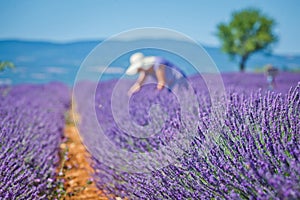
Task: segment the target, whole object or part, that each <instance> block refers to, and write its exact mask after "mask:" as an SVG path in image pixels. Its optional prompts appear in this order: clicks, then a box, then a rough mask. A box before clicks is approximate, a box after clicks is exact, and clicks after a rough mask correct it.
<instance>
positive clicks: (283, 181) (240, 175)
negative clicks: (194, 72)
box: [75, 73, 300, 199]
mask: <svg viewBox="0 0 300 200" xmlns="http://www.w3.org/2000/svg"><path fill="white" fill-rule="evenodd" d="M222 78H223V82H224V85H225V91H226V96H220V97H219V99H218V101H217V102H215V105H214V108H213V107H212V103H213V102H212V101H211V95H213V94H210V93H209V92H208V89H207V88H206V86H205V82H204V81H203V79H202V78H201V77H200V76H194V77H190V78H189V83H190V84H191V85H192V88H193V94H194V95H195V96H196V99H197V105H196V106H195V105H194V104H193V102H192V98H191V96H189V95H185V94H184V92H182V93H178V94H180V95H181V97H180V98H181V99H183V101H184V102H185V106H186V105H190V106H189V107H187V108H188V109H185V110H183V108H185V107H183V105H182V102H183V101H181V102H180V101H179V100H178V97H179V96H176V95H175V94H174V93H171V92H169V91H168V90H163V91H161V92H157V91H155V85H154V84H149V85H146V86H144V87H143V88H142V89H141V90H140V91H139V92H137V93H135V94H134V95H133V96H132V97H131V98H129V97H128V96H127V94H126V92H127V90H128V88H129V87H130V86H131V85H132V83H133V82H132V81H129V80H121V81H120V82H117V81H107V82H102V83H99V84H98V86H96V88H97V89H96V92H95V93H94V90H93V87H95V84H94V83H91V82H82V83H79V84H78V85H77V86H76V87H77V88H76V90H75V91H80V92H77V93H76V92H75V101H76V102H77V104H78V105H77V109H78V112H79V114H80V116H81V122H80V123H79V126H80V132H81V136H82V138H83V142H84V143H85V144H86V145H87V147H88V149H89V150H90V152H91V154H92V156H93V158H94V161H93V167H94V169H95V171H96V173H95V174H94V179H95V180H96V183H97V186H98V187H99V188H103V189H104V191H105V192H106V193H107V194H113V195H116V196H120V197H124V198H125V197H127V198H129V199H299V198H300V184H299V183H300V174H299V172H300V161H299V159H300V135H299V133H300V107H299V106H300V98H299V95H300V83H299V81H300V76H299V74H292V73H281V74H280V75H279V76H278V77H277V80H276V81H277V85H276V87H275V89H274V91H269V90H268V86H267V84H266V80H265V79H266V77H265V76H264V75H263V74H247V73H244V74H241V73H228V74H223V75H222ZM115 87H118V90H117V91H116V89H115ZM152 105H160V106H161V107H160V108H159V110H161V111H164V112H165V113H166V114H167V116H165V115H160V112H158V113H155V112H154V113H153V112H152V113H151V111H149V109H150V107H151V106H152ZM124 107H128V110H126V109H125V108H124ZM196 107H198V109H197V110H196ZM127 111H128V112H129V115H130V116H129V117H128V116H127V115H126V112H127ZM95 112H96V114H93V113H95ZM127 114H128V113H127ZM95 116H96V118H97V120H94V119H93V118H94V117H95ZM157 118H159V120H156V119H157ZM183 119H185V120H183ZM133 122H134V123H135V124H138V125H139V126H140V127H144V128H143V129H140V127H138V126H134V125H133ZM156 122H157V123H156ZM152 124H154V125H153V126H149V125H152ZM157 128H159V131H158V132H157V131H155V130H157ZM145 135H147V137H145ZM179 136H182V137H179ZM184 137H187V138H189V144H186V143H185V145H187V146H188V148H186V147H185V146H181V141H180V140H178V138H184ZM105 138H106V139H107V138H108V139H109V141H110V144H106V143H103V140H104V139H105ZM172 140H176V141H175V143H176V142H177V145H175V146H172V147H176V149H173V150H174V151H176V152H180V154H178V156H176V154H174V153H173V154H170V155H168V158H170V159H171V162H170V163H166V164H165V165H162V162H164V158H163V157H164V156H166V155H164V154H160V156H161V157H157V159H156V160H155V159H154V161H153V159H152V158H149V160H151V162H152V161H153V162H155V161H157V163H149V165H145V168H147V167H149V168H148V170H147V169H144V171H145V172H144V171H142V170H141V169H142V167H140V168H139V167H138V166H137V165H138V164H140V165H141V166H144V163H139V162H137V164H134V163H130V162H131V161H132V160H134V159H131V157H137V160H139V159H144V155H146V154H147V153H152V152H155V151H159V150H160V149H162V148H164V147H168V146H170V145H171V143H172ZM113 146H115V147H117V148H119V149H122V150H125V151H126V152H129V153H128V154H126V156H122V155H121V156H119V154H117V153H116V154H114V153H112V152H113V151H114V148H113ZM171 151H172V149H171ZM171 151H169V152H168V153H170V152H171ZM118 153H119V152H118ZM99 155H101V156H99ZM124 155H125V154H124ZM139 156H140V157H139ZM135 161H136V160H135ZM126 166H132V169H130V167H129V168H126ZM153 166H157V167H156V168H155V167H153ZM135 170H136V172H134V171H135ZM139 170H141V171H139Z"/></svg>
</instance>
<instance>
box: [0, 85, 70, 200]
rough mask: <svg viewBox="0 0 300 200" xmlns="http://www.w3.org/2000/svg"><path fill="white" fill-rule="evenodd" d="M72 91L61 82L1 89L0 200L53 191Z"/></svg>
mask: <svg viewBox="0 0 300 200" xmlns="http://www.w3.org/2000/svg"><path fill="white" fill-rule="evenodd" d="M68 90H69V89H68V88H67V87H66V86H64V85H62V84H59V83H51V84H47V85H39V86H38V85H19V86H13V87H6V86H1V88H0V119H1V120H0V171H1V175H0V199H47V198H49V195H50V194H51V193H52V192H53V191H52V189H53V188H52V185H53V181H54V179H55V173H56V167H57V165H58V162H59V154H58V153H59V144H60V143H61V140H62V137H63V127H64V113H65V112H66V110H67V109H68V107H69V102H70V100H69V95H68V94H69V91H68Z"/></svg>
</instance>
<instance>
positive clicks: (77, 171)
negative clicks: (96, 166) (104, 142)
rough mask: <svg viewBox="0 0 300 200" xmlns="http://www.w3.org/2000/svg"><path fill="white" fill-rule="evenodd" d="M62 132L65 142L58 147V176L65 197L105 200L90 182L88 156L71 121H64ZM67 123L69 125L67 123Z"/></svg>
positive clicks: (90, 172)
mask: <svg viewBox="0 0 300 200" xmlns="http://www.w3.org/2000/svg"><path fill="white" fill-rule="evenodd" d="M66 121H67V122H66V126H65V130H64V136H65V138H66V140H65V142H63V143H62V144H61V145H60V151H61V153H62V154H63V155H64V157H65V159H62V161H61V165H60V168H59V169H60V170H59V171H60V173H59V176H58V177H60V178H62V179H63V180H64V190H65V192H66V193H65V195H64V196H65V197H64V198H62V199H66V200H69V199H72V200H92V199H93V200H107V199H108V198H107V197H106V196H105V194H104V193H103V192H102V191H101V190H99V189H98V188H97V187H96V185H95V183H94V182H93V181H92V176H91V175H92V173H93V169H92V167H91V166H90V162H89V160H90V155H89V153H88V152H87V151H86V149H85V147H84V145H83V144H82V143H81V139H80V136H79V134H78V132H77V129H76V127H75V124H74V123H72V122H73V120H70V119H69V120H66ZM68 121H69V123H68Z"/></svg>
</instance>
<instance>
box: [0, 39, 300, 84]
mask: <svg viewBox="0 0 300 200" xmlns="http://www.w3.org/2000/svg"><path fill="white" fill-rule="evenodd" d="M151 41H152V39H150V40H133V41H113V42H112V43H111V44H112V45H111V46H110V48H111V49H113V48H118V46H119V45H122V46H126V45H130V44H132V43H135V44H138V45H144V44H151ZM157 41H159V42H161V43H162V44H166V45H169V46H170V45H173V46H176V48H180V47H181V45H182V44H183V43H184V42H185V41H177V40H171V39H156V42H157ZM101 42H103V40H102V41H100V40H99V41H97V40H92V41H75V42H66V43H62V42H61V43H60V42H47V41H24V40H2V41H0V60H9V61H12V62H13V63H14V64H15V65H16V66H17V68H16V70H14V71H13V72H11V71H10V70H6V71H4V73H2V74H0V75H1V76H2V77H3V76H4V77H5V78H6V80H7V82H12V83H21V82H41V81H53V80H54V81H55V80H62V81H64V82H67V83H70V82H72V81H73V80H74V77H75V76H76V73H77V71H78V69H79V67H80V65H81V63H82V62H83V61H84V59H85V58H86V57H87V56H88V55H89V53H90V52H91V51H92V50H93V49H94V48H95V47H96V46H97V45H99V44H101ZM185 44H186V43H185ZM203 48H204V49H205V50H206V51H207V53H208V54H209V55H210V57H211V58H212V59H213V60H214V62H215V63H216V65H217V67H218V68H219V70H220V71H221V72H235V71H238V65H237V62H232V61H230V59H229V58H228V56H227V55H226V54H224V53H222V52H221V50H220V48H217V47H211V46H203ZM108 50H110V49H108ZM191 54H193V56H197V53H195V52H191ZM128 56H129V55H128ZM128 56H127V57H123V58H122V59H121V60H120V61H119V62H115V64H117V67H119V68H122V69H123V70H125V68H126V67H127V66H128V64H129V61H128V60H129V57H128ZM268 63H271V64H273V65H275V66H278V67H279V68H280V69H281V70H293V71H296V70H298V71H299V69H300V55H294V56H289V55H265V54H263V53H256V54H255V55H253V56H251V57H250V59H249V61H248V62H247V63H246V65H247V67H246V70H248V71H255V70H256V68H261V67H263V66H264V65H266V64H268ZM111 77H112V78H113V77H114V75H111Z"/></svg>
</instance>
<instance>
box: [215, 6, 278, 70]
mask: <svg viewBox="0 0 300 200" xmlns="http://www.w3.org/2000/svg"><path fill="white" fill-rule="evenodd" d="M275 25H276V23H275V21H274V19H272V18H270V17H268V16H266V15H264V14H263V13H262V12H261V11H260V10H258V9H255V8H247V9H243V10H241V11H237V12H233V13H232V18H231V20H230V22H229V23H220V24H218V26H217V29H218V32H217V36H218V38H219V39H220V41H221V47H222V51H224V52H225V53H228V54H229V55H230V57H231V58H235V57H239V58H240V61H239V67H240V70H241V71H244V69H245V64H246V61H247V60H248V58H249V56H250V55H251V54H253V53H255V52H257V51H260V50H271V48H272V46H271V44H272V43H275V42H276V41H278V37H277V36H276V34H275V33H274V30H273V29H274V26H275Z"/></svg>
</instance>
